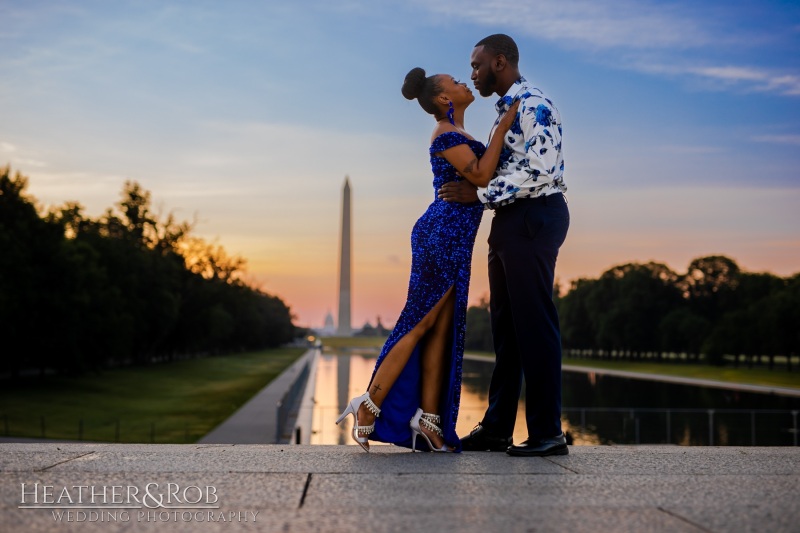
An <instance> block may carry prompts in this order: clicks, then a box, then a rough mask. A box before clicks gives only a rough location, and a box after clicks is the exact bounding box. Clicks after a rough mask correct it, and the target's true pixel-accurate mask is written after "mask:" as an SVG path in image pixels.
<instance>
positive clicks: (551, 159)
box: [478, 78, 567, 209]
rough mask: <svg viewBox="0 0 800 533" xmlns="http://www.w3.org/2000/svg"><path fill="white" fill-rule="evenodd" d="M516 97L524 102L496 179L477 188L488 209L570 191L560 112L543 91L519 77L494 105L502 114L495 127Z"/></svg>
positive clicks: (506, 144) (479, 196)
mask: <svg viewBox="0 0 800 533" xmlns="http://www.w3.org/2000/svg"><path fill="white" fill-rule="evenodd" d="M515 100H522V102H521V103H520V107H519V110H518V111H517V119H516V120H515V121H514V124H513V125H512V126H511V129H510V130H509V131H508V133H507V134H506V139H505V143H504V146H503V151H502V152H501V153H500V161H499V162H498V164H497V170H496V171H495V174H494V178H492V181H490V182H489V185H488V186H487V187H486V188H485V189H484V188H479V189H478V198H479V199H480V201H481V202H483V203H484V204H485V205H486V207H487V208H489V209H495V208H497V207H500V206H502V205H506V204H509V203H511V202H513V201H514V200H516V199H517V198H536V197H538V196H546V195H550V194H556V193H560V192H566V190H567V186H566V185H565V184H564V156H563V154H562V152H561V114H560V113H559V112H558V109H556V106H555V105H554V104H553V102H552V101H551V100H550V99H549V98H547V96H545V94H544V93H542V91H541V90H539V89H537V88H536V87H533V86H532V85H529V84H528V82H527V81H526V80H525V78H520V79H519V80H517V81H516V82H515V83H514V85H512V86H511V87H510V88H509V90H508V92H506V94H505V96H503V97H502V98H501V99H500V100H499V101H498V102H497V104H496V105H495V108H496V109H497V113H498V115H499V116H498V118H497V120H496V121H495V127H497V124H498V122H500V116H502V114H503V113H504V112H505V111H506V110H507V109H508V108H509V107H510V106H511V104H512V103H513V102H514V101H515ZM492 133H494V128H493V129H492Z"/></svg>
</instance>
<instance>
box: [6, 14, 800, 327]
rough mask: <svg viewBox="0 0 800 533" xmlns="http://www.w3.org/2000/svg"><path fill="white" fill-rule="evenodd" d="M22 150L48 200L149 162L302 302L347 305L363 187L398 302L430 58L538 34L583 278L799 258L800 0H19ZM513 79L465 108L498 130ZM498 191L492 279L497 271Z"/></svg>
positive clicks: (186, 209)
mask: <svg viewBox="0 0 800 533" xmlns="http://www.w3.org/2000/svg"><path fill="white" fill-rule="evenodd" d="M0 21H2V23H0V166H2V165H6V164H10V165H11V167H12V170H14V171H17V170H18V171H20V172H22V173H23V174H24V175H26V176H28V177H29V178H30V187H29V192H30V193H31V194H32V195H33V196H35V197H36V198H37V200H38V201H39V204H40V205H41V208H42V209H46V208H48V207H52V206H58V205H61V204H63V203H65V202H67V201H78V202H80V203H81V204H82V205H83V206H84V207H85V212H86V214H87V215H89V216H99V215H100V214H102V213H103V212H104V211H105V209H106V208H108V207H111V206H112V205H114V204H115V203H116V202H117V201H118V200H119V197H120V191H121V190H122V186H123V183H124V182H125V181H126V180H129V179H130V180H135V181H137V182H139V183H140V184H141V185H142V186H143V187H144V188H146V189H148V190H150V191H151V192H152V196H153V200H154V204H155V206H156V208H157V209H159V210H161V211H162V212H163V213H167V212H174V213H175V215H176V216H177V217H178V218H179V219H181V220H191V221H195V222H196V225H195V234H197V235H198V236H201V237H203V238H205V239H207V240H209V241H212V242H216V243H219V244H221V245H222V246H223V247H224V248H225V249H226V250H227V251H228V252H229V253H230V254H235V255H240V256H242V257H244V258H246V259H247V264H248V267H247V272H248V274H247V276H248V279H249V280H250V281H251V282H252V283H254V284H256V285H258V286H259V287H261V288H262V289H263V290H265V291H267V292H269V293H272V294H276V295H278V296H280V297H281V298H282V299H283V300H284V301H285V302H286V303H287V304H288V305H289V306H290V308H291V309H292V312H293V313H294V314H295V316H296V323H297V324H299V325H305V326H312V327H316V326H321V325H322V323H323V320H324V318H325V314H326V313H327V312H328V311H330V312H332V314H333V315H334V316H336V311H337V283H338V246H339V224H340V221H339V218H340V202H341V192H342V186H343V183H344V179H345V176H349V179H350V182H351V184H352V190H353V236H354V243H353V303H352V307H353V319H352V321H353V324H354V325H356V326H360V325H362V324H364V322H365V321H369V322H371V323H373V324H374V323H375V320H376V317H378V316H380V317H381V320H382V322H383V323H384V324H388V325H391V324H393V323H394V321H395V320H396V319H397V316H398V315H399V312H400V310H401V309H402V307H403V304H404V301H405V295H406V291H407V287H408V274H409V267H410V260H411V257H410V254H411V252H410V242H409V235H410V231H411V228H412V226H413V224H414V222H415V221H416V219H417V218H418V217H419V215H420V214H422V212H424V210H425V209H426V207H427V205H428V204H429V203H430V202H431V201H432V200H433V188H432V185H431V180H432V175H431V170H430V163H429V159H428V146H429V142H430V134H431V131H432V129H433V126H434V120H433V119H432V117H431V116H430V115H427V114H426V113H425V112H423V111H422V109H421V108H420V107H419V105H418V103H417V102H414V101H408V100H405V99H404V98H403V97H402V95H401V94H400V87H401V86H402V82H403V78H404V77H405V75H406V73H407V72H408V71H409V70H410V69H411V68H413V67H417V66H420V67H422V68H424V69H426V71H427V72H428V73H429V74H433V73H447V74H451V75H453V76H454V77H456V78H457V79H460V80H462V81H467V82H469V76H470V68H469V56H470V53H471V51H472V48H473V46H474V45H475V43H476V42H478V41H479V40H480V39H482V38H483V37H485V36H487V35H490V34H492V33H507V34H509V35H511V36H512V37H514V39H515V40H516V41H517V44H518V46H519V49H520V56H521V57H520V70H521V71H522V73H523V75H524V76H525V77H526V78H527V79H528V81H530V82H531V83H533V84H534V85H536V86H538V87H540V88H541V89H542V90H544V91H545V92H546V93H547V94H548V95H549V96H550V97H551V98H552V99H553V100H554V102H555V104H556V106H557V107H558V108H559V110H560V112H561V115H562V120H563V125H564V140H563V142H564V157H565V162H566V170H565V182H566V184H567V186H568V192H567V197H568V201H569V207H570V212H571V227H570V231H569V235H568V237H567V241H566V242H565V244H564V246H563V247H562V249H561V253H560V255H559V259H558V266H557V269H556V275H557V278H558V281H559V283H560V285H561V286H562V287H563V288H564V289H566V288H567V287H568V286H569V283H570V282H571V281H573V280H575V279H578V278H582V277H583V278H587V277H588V278H595V277H597V276H599V275H600V274H601V273H602V272H604V271H605V270H607V269H608V268H610V267H612V266H614V265H619V264H623V263H628V262H647V261H657V262H662V263H666V264H667V265H668V266H670V267H671V268H672V269H673V270H675V271H677V272H679V273H682V272H685V271H686V267H687V266H688V264H689V262H690V261H691V260H692V259H695V258H698V257H703V256H707V255H716V254H723V255H726V256H729V257H732V258H733V259H735V260H736V261H737V262H738V264H739V265H740V267H741V268H742V269H744V270H747V271H752V272H764V271H768V272H772V273H774V274H777V275H780V276H789V275H792V274H795V273H797V272H800V209H799V208H798V206H800V3H798V2H797V1H796V0H794V1H785V2H784V1H773V0H758V1H736V0H733V1H729V0H725V1H722V0H720V1H716V0H713V1H697V0H676V1H648V0H619V1H617V0H615V1H611V0H541V1H535V0H530V1H527V2H519V1H511V0H484V1H475V0H459V1H458V2H452V1H450V2H444V1H441V0H419V1H418V0H406V1H403V2H395V1H376V0H342V1H338V2H328V1H323V0H320V1H316V0H297V1H294V2H284V1H281V2H278V1H274V2H273V1H263V2H256V1H248V2H244V1H235V0H233V1H226V2H211V1H203V0H199V1H187V2H169V1H130V0H120V1H115V2H107V1H99V0H98V1H92V0H87V1H80V2H64V1H37V0H24V1H23V0H19V1H17V0H0ZM495 100H496V98H495V97H492V98H480V97H479V98H478V99H477V100H476V101H475V102H474V103H473V104H472V106H471V107H470V108H469V109H468V110H467V113H466V124H465V125H466V128H467V130H468V131H470V132H471V133H472V134H473V135H474V136H475V137H476V138H477V139H481V140H486V138H487V136H488V133H489V129H490V127H491V124H492V122H493V120H494V116H495V111H494V102H495ZM491 217H492V214H491V212H490V211H487V212H486V213H485V214H484V219H483V223H482V225H481V230H480V232H479V234H478V239H477V242H476V246H475V256H474V260H473V272H472V283H471V287H470V301H471V302H472V303H476V302H477V301H478V300H479V299H480V298H481V297H482V296H486V295H487V294H488V281H487V268H486V254H487V250H488V248H487V245H486V238H487V236H488V231H489V227H490V224H491Z"/></svg>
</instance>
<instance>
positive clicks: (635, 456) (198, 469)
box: [0, 443, 800, 532]
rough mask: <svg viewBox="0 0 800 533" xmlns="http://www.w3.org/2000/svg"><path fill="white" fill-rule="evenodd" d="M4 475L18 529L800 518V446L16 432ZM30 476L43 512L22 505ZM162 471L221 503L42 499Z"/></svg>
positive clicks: (653, 527) (708, 523)
mask: <svg viewBox="0 0 800 533" xmlns="http://www.w3.org/2000/svg"><path fill="white" fill-rule="evenodd" d="M0 478H2V483H0V530H2V531H4V532H15V531H20V532H21V531H25V532H28V531H56V530H67V531H71V530H75V531H78V530H79V531H81V532H83V531H123V530H127V531H292V532H294V531H324V532H328V531H371V532H376V531H378V532H379V531H421V530H428V531H437V530H441V531H444V530H449V531H467V532H469V531H480V532H485V531H492V532H493V531H537V532H538V531H559V532H563V531H570V532H572V531H737V532H738V531H759V532H761V531H770V532H775V531H797V530H798V526H797V524H800V506H798V505H797V502H796V495H797V491H798V488H800V448H733V447H726V448H705V447H697V448H690V447H677V446H674V447H673V446H669V447H662V446H639V447H637V446H606V447H602V446H599V447H571V448H570V455H568V456H562V457H550V458H535V459H527V458H512V457H508V456H507V455H505V454H502V453H475V452H472V453H462V454H426V453H416V454H412V453H410V452H408V451H407V450H406V449H402V448H396V447H393V446H376V447H374V450H373V452H372V453H369V454H367V453H364V452H362V451H361V449H360V448H358V447H355V446H292V445H203V444H195V445H144V444H142V445H127V444H87V443H82V444H72V443H66V444H64V443H60V444H44V443H32V444H0ZM23 483H24V484H25V487H26V490H27V491H28V494H27V496H26V505H31V504H32V502H33V499H34V498H38V502H37V503H35V505H37V507H36V508H20V503H21V499H22V484H23ZM36 483H38V484H39V486H38V489H37V488H35V487H36V486H35V485H34V484H36ZM150 483H157V484H158V487H155V486H154V485H151V489H152V492H153V493H154V494H163V495H165V494H167V493H168V492H169V490H168V489H167V487H168V484H170V483H171V484H173V485H172V486H171V488H172V489H175V488H176V487H180V488H181V489H180V490H183V489H184V488H186V487H189V486H195V487H200V489H197V490H195V489H190V493H189V497H190V498H192V499H193V498H194V496H193V494H199V492H198V491H202V490H204V489H202V488H204V487H208V486H210V487H213V497H214V498H216V499H217V501H216V502H215V505H217V506H218V507H219V508H218V509H203V510H198V509H197V508H194V509H189V510H187V509H178V510H175V509H163V508H160V509H149V508H147V507H142V506H141V505H140V506H139V507H141V508H140V509H130V510H128V513H129V515H128V520H127V521H124V522H123V521H120V520H119V518H120V516H119V514H117V515H116V516H115V515H109V514H108V513H109V512H110V509H111V507H103V508H99V509H91V510H83V512H84V513H88V512H90V511H93V512H94V513H95V515H96V517H99V516H100V514H104V516H105V518H107V519H114V518H115V519H116V521H113V520H112V521H108V520H106V521H103V522H101V521H99V520H96V521H89V520H88V518H89V515H86V517H85V518H86V521H82V522H78V521H77V519H78V518H80V515H79V514H77V513H78V511H77V510H75V508H74V507H73V508H72V513H73V514H72V518H73V521H72V522H67V518H68V517H67V516H66V514H64V515H62V519H61V520H60V521H58V520H56V519H54V516H53V511H54V510H53V509H44V508H41V505H42V502H43V494H42V491H43V490H44V488H43V487H44V486H45V485H47V486H52V487H53V489H50V490H51V491H52V495H51V496H49V498H50V500H53V501H54V500H56V499H57V498H58V497H59V495H60V494H62V490H63V488H65V487H66V488H67V491H68V492H70V493H71V495H72V497H73V499H76V498H77V496H76V494H77V492H76V491H77V490H78V489H75V488H71V487H76V486H87V487H92V486H94V487H95V490H96V491H101V490H102V487H103V486H105V487H108V488H107V497H108V499H109V505H111V506H112V507H113V505H112V504H111V503H110V502H111V491H112V490H113V489H111V487H113V486H121V487H127V486H133V487H136V488H138V489H139V490H140V491H141V493H142V494H143V493H144V492H145V487H146V486H147V485H148V484H150ZM83 490H84V491H88V490H90V489H88V488H87V489H83ZM122 490H123V492H124V489H122ZM34 493H35V494H36V495H37V496H34ZM178 494H181V493H180V491H178ZM212 499H213V498H212ZM48 501H49V500H48ZM83 501H84V503H86V502H87V493H84V498H83ZM153 501H154V500H152V499H151V500H150V501H149V503H150V504H151V505H152V504H153ZM162 501H163V502H166V500H162ZM67 503H69V502H68V501H67V499H66V498H62V501H61V504H67ZM183 503H184V504H185V503H186V502H183ZM201 503H202V502H201ZM74 504H75V503H74V502H73V505H74ZM134 504H136V502H134ZM172 505H176V504H175V502H172ZM190 507H192V506H191V505H190ZM57 511H59V510H57ZM60 511H62V512H63V510H60ZM119 512H121V511H119V510H118V511H117V513H119ZM98 513H99V514H98ZM139 513H141V515H139ZM198 513H199V514H198ZM209 513H210V514H209ZM209 517H210V518H211V519H212V520H213V521H208V519H209ZM220 517H221V518H222V519H223V520H224V521H220ZM200 519H202V521H200Z"/></svg>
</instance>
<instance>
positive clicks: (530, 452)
mask: <svg viewBox="0 0 800 533" xmlns="http://www.w3.org/2000/svg"><path fill="white" fill-rule="evenodd" d="M506 453H507V454H508V455H514V456H516V457H544V456H546V455H568V454H569V448H567V438H566V437H565V436H564V434H563V433H562V434H561V435H557V436H555V437H551V438H549V439H540V440H535V441H531V440H530V439H528V440H526V441H525V442H523V443H522V444H519V445H517V446H509V447H508V450H506Z"/></svg>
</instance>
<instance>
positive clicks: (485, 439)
mask: <svg viewBox="0 0 800 533" xmlns="http://www.w3.org/2000/svg"><path fill="white" fill-rule="evenodd" d="M510 445H511V437H497V436H495V435H492V434H491V433H489V430H488V429H486V428H485V427H483V426H482V425H480V424H478V425H477V426H475V429H473V430H472V432H471V433H470V434H469V435H467V436H466V437H464V438H463V439H461V447H462V449H463V450H464V451H465V452H504V451H506V450H508V447H509V446H510Z"/></svg>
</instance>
